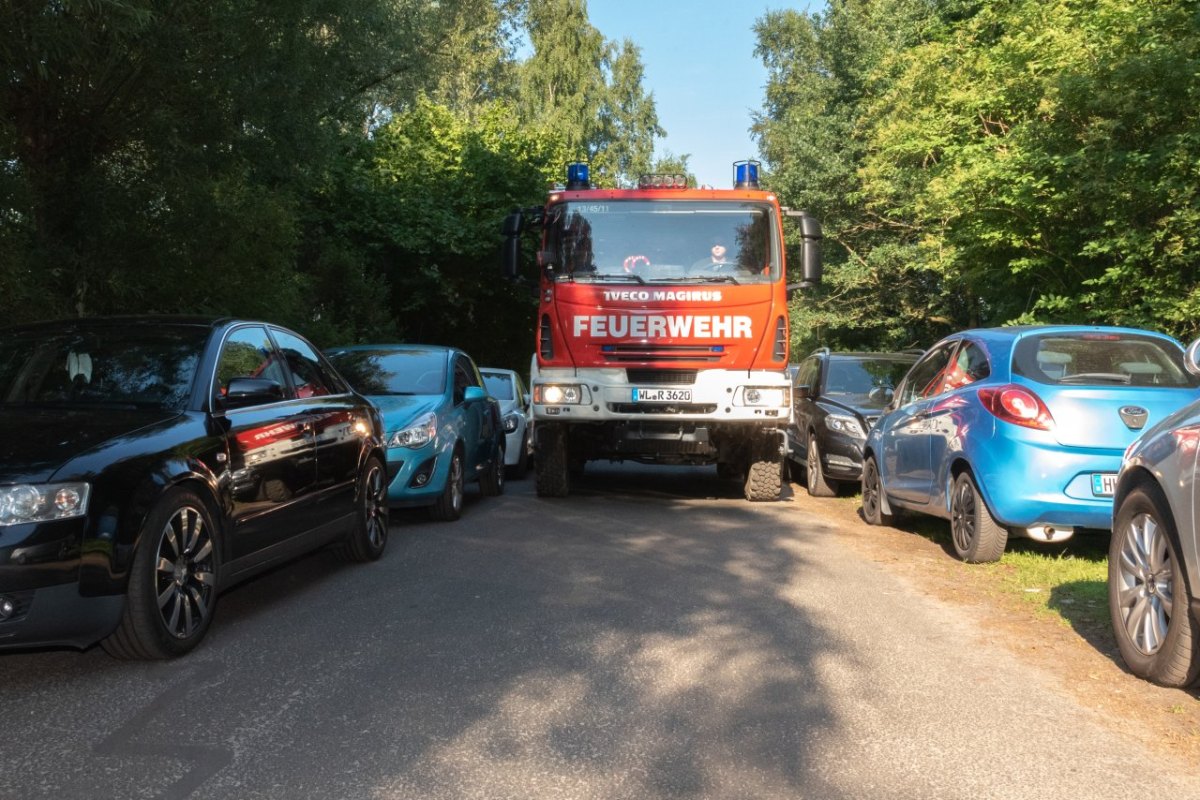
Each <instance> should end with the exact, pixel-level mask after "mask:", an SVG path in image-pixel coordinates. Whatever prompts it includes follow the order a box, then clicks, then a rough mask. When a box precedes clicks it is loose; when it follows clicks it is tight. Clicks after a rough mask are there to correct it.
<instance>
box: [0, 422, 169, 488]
mask: <svg viewBox="0 0 1200 800" xmlns="http://www.w3.org/2000/svg"><path fill="white" fill-rule="evenodd" d="M178 413H179V412H177V411H165V410H163V409H153V410H146V409H139V410H132V409H120V410H114V409H112V408H98V409H63V408H27V407H11V406H10V407H3V406H0V483H36V482H41V481H47V480H49V479H50V478H51V477H52V476H53V475H54V473H55V472H57V471H58V470H59V469H60V468H61V467H62V466H63V465H65V464H66V463H67V462H68V461H70V460H71V459H73V458H75V457H76V456H78V455H80V454H82V453H86V452H87V451H88V450H91V449H93V448H95V447H96V446H98V445H101V444H103V443H104V442H107V441H109V440H111V439H115V438H117V437H119V436H123V435H126V434H129V433H132V432H133V431H136V430H138V429H140V428H144V427H146V426H147V425H152V424H154V423H156V422H161V421H163V420H166V419H170V418H171V417H174V416H176V415H177V414H178Z"/></svg>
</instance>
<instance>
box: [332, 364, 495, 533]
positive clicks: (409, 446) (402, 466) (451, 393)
mask: <svg viewBox="0 0 1200 800" xmlns="http://www.w3.org/2000/svg"><path fill="white" fill-rule="evenodd" d="M326 355H328V356H329V359H330V361H332V362H333V364H334V366H335V367H337V369H338V371H339V372H341V374H342V376H343V377H345V378H346V380H347V381H349V383H350V385H351V386H353V387H354V389H355V390H356V391H357V392H358V393H359V394H362V395H364V396H366V398H367V399H368V400H369V401H370V402H371V403H372V404H373V405H374V406H375V407H376V408H377V409H378V410H379V413H380V415H381V416H382V417H383V428H384V434H385V435H384V442H385V444H386V446H387V474H388V503H389V505H391V506H392V507H394V508H401V507H413V506H428V507H429V512H430V515H431V516H432V517H433V518H434V519H438V520H446V521H450V520H456V519H458V518H459V517H460V516H461V515H462V509H463V496H464V491H465V487H466V484H467V483H469V482H478V484H479V491H480V494H483V495H484V496H495V495H499V494H501V493H502V492H503V491H504V426H503V425H502V424H501V417H500V404H499V403H498V402H497V401H496V400H495V399H494V398H491V397H489V396H488V394H487V390H486V389H485V388H484V385H483V378H482V377H481V376H480V374H479V368H478V367H477V366H476V365H475V362H474V361H473V360H472V359H471V357H470V356H468V355H467V354H466V353H464V352H463V351H462V350H458V349H457V348H453V347H442V346H438V345H417V344H365V345H353V346H347V347H335V348H332V349H330V350H328V351H326Z"/></svg>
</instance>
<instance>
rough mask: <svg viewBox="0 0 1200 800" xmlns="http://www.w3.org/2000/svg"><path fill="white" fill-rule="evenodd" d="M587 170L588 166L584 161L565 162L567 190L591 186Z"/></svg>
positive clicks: (588, 169)
mask: <svg viewBox="0 0 1200 800" xmlns="http://www.w3.org/2000/svg"><path fill="white" fill-rule="evenodd" d="M589 171H590V168H589V166H588V164H587V162H585V161H572V162H571V163H570V164H567V190H568V191H574V190H577V189H590V188H592V184H591V180H590V176H589V175H588V173H589Z"/></svg>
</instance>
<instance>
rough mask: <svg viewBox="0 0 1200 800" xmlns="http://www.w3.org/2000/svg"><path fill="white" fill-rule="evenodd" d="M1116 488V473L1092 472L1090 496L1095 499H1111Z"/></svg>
mask: <svg viewBox="0 0 1200 800" xmlns="http://www.w3.org/2000/svg"><path fill="white" fill-rule="evenodd" d="M1116 488H1117V473H1115V472H1093V473H1092V494H1094V495H1096V497H1112V496H1113V492H1114V491H1116Z"/></svg>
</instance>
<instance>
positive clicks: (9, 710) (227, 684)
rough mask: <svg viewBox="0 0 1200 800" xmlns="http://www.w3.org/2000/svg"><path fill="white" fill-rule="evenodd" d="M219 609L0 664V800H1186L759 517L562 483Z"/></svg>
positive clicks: (596, 472) (884, 579)
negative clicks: (138, 637) (1143, 799)
mask: <svg viewBox="0 0 1200 800" xmlns="http://www.w3.org/2000/svg"><path fill="white" fill-rule="evenodd" d="M575 488H576V492H575V494H574V495H573V496H572V497H570V498H567V499H563V500H539V499H537V498H536V497H535V496H534V495H533V486H532V482H531V481H522V482H515V483H509V484H508V487H507V492H506V494H505V495H504V496H503V497H500V498H495V499H493V498H481V497H479V496H478V494H477V493H475V491H474V490H471V491H470V492H469V494H468V498H467V499H468V505H467V508H466V512H465V514H464V516H463V518H462V519H461V520H460V521H459V522H457V523H449V524H446V523H432V522H427V521H426V518H425V516H424V515H423V514H421V513H414V512H406V513H403V514H397V515H395V516H394V519H393V526H392V530H391V541H390V543H389V549H388V552H387V553H386V555H385V556H384V558H383V559H382V560H381V561H380V562H378V563H376V564H371V565H366V566H361V565H344V564H341V563H339V562H337V561H335V560H334V559H332V558H331V557H329V556H328V555H325V554H317V555H314V556H311V557H308V558H304V559H302V560H299V561H297V562H294V563H292V564H290V565H288V566H287V567H285V568H283V569H280V570H278V571H276V572H273V573H271V574H269V575H265V576H263V577H260V578H258V579H256V580H254V581H252V582H250V583H247V584H244V585H242V586H241V587H239V588H237V589H235V590H234V591H233V592H231V593H229V594H227V595H225V596H224V597H223V598H222V600H221V604H220V609H219V611H218V616H217V620H216V623H215V625H214V627H213V629H212V631H211V632H210V635H209V638H208V639H207V640H206V642H205V643H204V644H203V645H202V646H201V648H200V649H199V650H197V651H196V652H195V653H193V654H192V655H191V656H189V657H187V658H185V659H183V660H180V661H177V662H172V663H155V664H140V663H124V662H118V661H114V660H112V659H110V658H109V657H108V656H107V655H105V654H104V653H103V652H102V651H101V650H99V649H98V648H93V649H92V650H89V651H87V652H84V653H79V652H74V651H54V652H39V653H22V654H8V655H0V799H3V800H31V799H32V798H57V799H61V800H66V799H67V798H88V800H97V799H98V798H185V797H187V798H205V800H223V799H225V798H228V799H230V800H242V799H243V798H280V800H283V799H285V798H286V799H287V800H297V799H298V798H299V799H302V798H322V799H324V798H330V799H337V800H343V799H345V800H350V799H358V798H362V799H363V800H390V799H391V798H421V799H422V800H424V799H425V798H430V799H440V798H445V799H446V800H449V799H451V798H454V799H455V800H457V799H458V798H554V799H555V800H559V799H563V800H565V799H567V798H595V799H596V800H619V799H621V798H630V799H633V798H638V799H639V800H640V799H642V798H677V797H686V798H737V799H739V800H741V799H746V800H750V799H756V798H789V799H794V798H896V799H897V800H899V799H900V798H904V800H915V799H917V798H939V800H949V799H952V798H964V799H966V798H970V800H978V798H1036V799H1037V800H1044V798H1047V797H1069V798H1117V797H1132V796H1135V795H1136V796H1158V797H1170V798H1172V799H1173V800H1181V799H1183V798H1200V774H1197V773H1193V774H1190V775H1189V774H1185V773H1184V772H1181V770H1180V767H1179V765H1178V764H1174V765H1170V764H1166V763H1164V762H1162V761H1159V760H1158V759H1157V758H1156V756H1154V755H1153V754H1151V753H1149V752H1147V751H1145V750H1144V749H1142V748H1141V747H1140V746H1139V745H1138V744H1136V743H1135V742H1134V741H1133V740H1132V739H1125V738H1123V737H1122V736H1120V735H1118V734H1114V733H1112V732H1111V730H1110V729H1109V728H1108V727H1105V726H1102V725H1100V724H1099V722H1098V721H1097V720H1096V719H1094V718H1093V717H1092V716H1091V712H1089V711H1087V710H1085V709H1083V708H1081V707H1079V706H1078V705H1076V704H1075V703H1074V702H1073V701H1072V700H1071V699H1070V698H1069V697H1067V696H1066V695H1065V694H1064V693H1063V692H1062V690H1061V688H1056V687H1055V685H1054V683H1053V681H1051V680H1050V679H1049V678H1048V676H1046V675H1044V674H1042V673H1040V672H1038V671H1037V670H1036V668H1033V667H1030V666H1028V665H1025V664H1022V663H1020V662H1018V661H1017V660H1016V659H1015V658H1014V657H1013V656H1012V655H1011V654H1009V653H1008V652H1007V651H1005V650H1002V649H1000V648H998V647H996V646H994V645H992V644H989V643H988V642H987V641H986V636H985V633H986V632H984V631H981V630H979V629H978V627H977V623H975V622H974V621H973V620H972V619H970V618H969V617H968V616H965V612H963V611H961V610H958V609H955V608H952V607H949V606H946V605H942V604H940V603H938V602H937V601H935V600H932V599H930V598H929V597H925V596H920V595H918V594H917V593H915V592H914V591H913V590H912V589H911V588H908V585H907V584H905V583H903V582H902V581H900V580H898V579H897V578H894V577H893V576H891V575H889V574H888V573H887V571H886V569H885V568H884V567H883V566H881V565H879V564H876V563H872V562H869V561H865V560H863V559H861V558H860V557H858V556H856V555H855V554H853V553H852V552H851V551H850V550H848V549H847V548H845V547H843V546H841V545H840V544H839V542H838V537H837V534H836V531H835V530H834V529H832V528H831V527H830V523H828V522H825V521H823V520H819V519H815V518H813V517H811V516H809V515H806V514H804V513H803V512H801V511H800V510H799V509H798V508H797V507H796V505H795V504H792V503H789V502H786V501H785V502H782V503H773V504H750V503H747V502H745V501H744V500H741V499H740V497H739V496H738V492H737V487H735V486H733V485H731V484H726V483H722V482H719V481H718V480H717V478H716V473H715V470H701V469H665V468H644V467H638V466H608V465H589V466H588V474H587V475H586V476H585V477H584V478H583V479H582V480H581V481H579V482H577V484H576V487H575Z"/></svg>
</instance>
